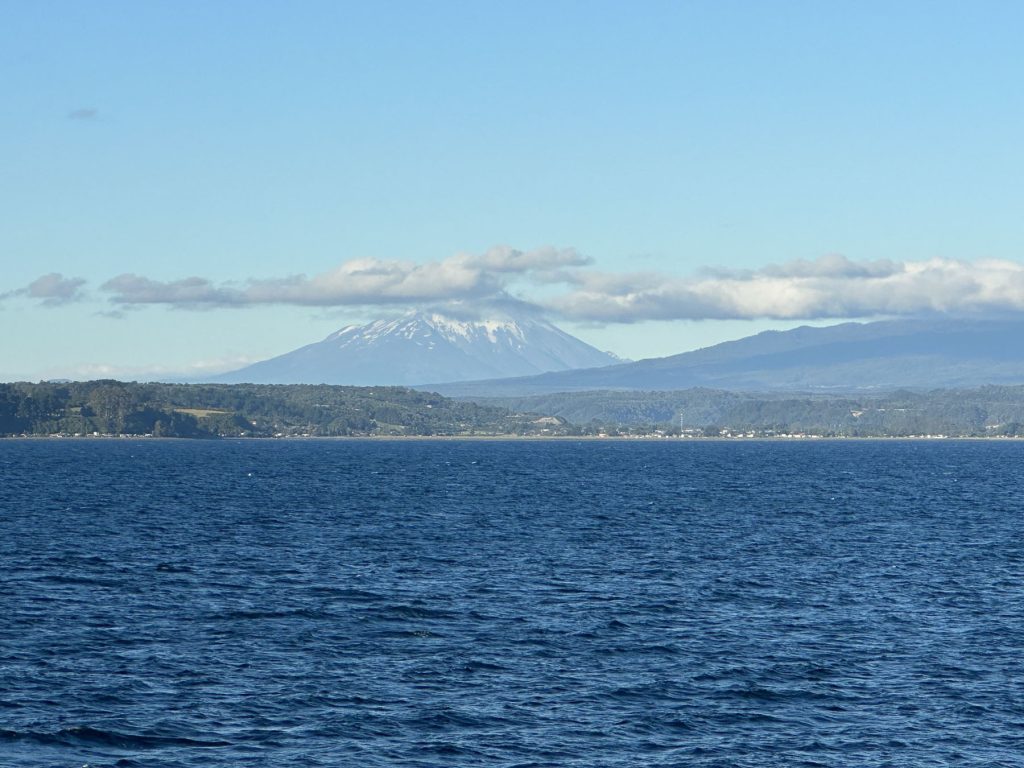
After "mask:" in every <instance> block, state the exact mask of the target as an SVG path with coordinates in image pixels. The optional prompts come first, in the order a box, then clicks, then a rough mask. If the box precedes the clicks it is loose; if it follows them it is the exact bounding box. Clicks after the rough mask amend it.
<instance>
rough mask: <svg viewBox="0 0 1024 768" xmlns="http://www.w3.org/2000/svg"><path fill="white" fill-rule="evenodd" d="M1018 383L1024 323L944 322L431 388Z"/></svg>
mask: <svg viewBox="0 0 1024 768" xmlns="http://www.w3.org/2000/svg"><path fill="white" fill-rule="evenodd" d="M455 378H456V377H451V379H452V381H453V382H454V380H455ZM1013 383H1024V320H1019V319H1007V320H961V319H951V318H942V319H929V320H893V321H883V322H874V323H844V324H841V325H834V326H828V327H824V328H812V327H801V328H796V329H794V330H790V331H766V332H764V333H759V334H757V335H756V336H749V337H747V338H744V339H739V340H737V341H730V342H726V343H724V344H717V345H715V346H712V347H706V348H704V349H698V350H696V351H693V352H685V353H683V354H679V355H672V356H670V357H661V358H652V359H648V360H640V361H637V362H631V363H624V364H620V365H614V366H606V367H602V368H591V369H587V370H572V371H562V372H552V373H545V374H541V375H536V376H530V377H520V378H513V379H502V380H497V381H495V380H490V381H477V382H466V381H462V382H456V383H447V384H443V385H434V386H432V387H430V388H431V389H432V390H434V391H437V392H440V393H442V394H445V395H450V396H460V397H468V398H472V397H520V396H525V395H539V394H547V393H554V392H574V391H584V390H600V389H604V390H676V389H687V388H690V387H711V388H715V389H723V390H733V391H761V392H770V391H826V392H857V391H864V390H874V391H884V390H892V389H896V388H899V387H910V388H939V387H971V386H980V385H984V384H1013Z"/></svg>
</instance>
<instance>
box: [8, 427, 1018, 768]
mask: <svg viewBox="0 0 1024 768" xmlns="http://www.w3.org/2000/svg"><path fill="white" fill-rule="evenodd" d="M1022 494H1024V443H1019V442H981V441H975V442H953V441H950V442H899V441H876V442H874V441H865V442H798V443H784V442H710V441H709V442H678V441H674V442H668V441H666V442H658V443H653V442H650V443H648V442H644V443H640V442H596V441H594V442H580V443H577V442H561V441H558V442H556V441H552V442H525V441H523V442H513V441H510V442H501V441H496V442H459V441H450V442H445V441H437V442H397V441H396V442H375V441H308V442H302V441H274V442H271V441H267V442H260V441H248V442H246V441H237V442H236V441H222V442H185V441H181V442H178V441H128V440H111V441H100V440H78V441H57V440H37V441H11V440H8V441H0V579H2V581H0V765H3V766H11V767H19V768H20V767H25V768H28V767H29V766H31V768H40V767H45V766H54V767H58V766H59V768H80V767H81V766H82V765H84V764H88V765H89V766H90V767H91V768H100V767H101V766H104V767H105V766H140V767H142V766H145V767H146V768H150V767H153V768H166V767H167V766H275V768H276V767H278V766H417V767H423V768H425V767H426V766H509V767H511V766H520V767H521V768H525V767H526V766H587V767H588V768H589V767H591V766H623V767H625V766H630V767H632V766H723V767H726V766H728V767H730V768H731V767H733V766H883V765H886V766H906V765H910V766H931V765H934V766H949V765H962V766H968V765H969V766H1020V765H1022V764H1024V496H1022Z"/></svg>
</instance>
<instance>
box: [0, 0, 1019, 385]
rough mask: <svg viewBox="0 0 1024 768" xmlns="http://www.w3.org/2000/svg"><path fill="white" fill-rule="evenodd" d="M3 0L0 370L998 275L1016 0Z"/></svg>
mask: <svg viewBox="0 0 1024 768" xmlns="http://www.w3.org/2000/svg"><path fill="white" fill-rule="evenodd" d="M3 17H4V21H3V23H2V24H0V81H2V83H3V90H2V93H3V99H2V102H0V177H2V179H3V182H2V183H0V259H2V264H3V271H2V278H0V295H2V298H0V323H2V330H3V333H2V336H0V380H11V379H16V378H28V379H37V378H40V377H54V376H74V377H82V376H91V375H120V376H127V377H136V376H137V377H142V378H145V377H148V376H160V375H161V373H162V372H163V373H166V374H168V375H169V374H170V373H172V372H177V371H189V370H192V371H199V370H206V369H207V368H209V369H211V370H213V369H216V368H218V367H220V368H225V367H232V364H233V363H236V362H241V361H247V360H254V359H261V358H264V357H267V356H270V355H273V354H278V353H281V352H284V351H287V350H289V349H292V348H294V347H296V346H300V345H302V344H305V343H309V342H312V341H316V340H319V339H320V338H322V337H324V336H326V335H327V334H328V333H330V332H331V331H333V330H335V329H336V328H338V327H340V326H341V325H344V324H346V323H348V322H354V321H361V320H366V319H370V318H373V317H377V316H380V315H382V314H389V313H394V312H398V311H404V310H405V309H407V308H410V307H414V306H422V305H424V304H431V305H439V304H443V303H444V302H447V301H452V300H458V301H460V302H463V303H468V304H473V303H481V302H482V303H483V304H486V303H487V302H488V301H492V300H493V299H495V298H496V297H499V296H504V295H512V296H514V297H516V298H518V299H520V300H523V301H527V302H530V303H533V304H536V305H538V306H539V307H541V308H542V310H543V311H545V312H546V313H548V314H549V315H550V316H551V317H552V318H553V319H555V320H556V322H558V323H559V324H560V325H562V326H563V327H565V328H566V329H567V330H570V331H571V332H574V333H576V334H577V335H579V336H581V337H582V338H584V339H585V340H587V341H589V342H591V343H593V344H595V345H596V346H599V347H601V348H604V349H611V350H612V351H615V352H617V353H618V354H621V355H626V356H630V357H643V356H651V355H663V354H671V353H675V352H679V351H683V350H686V349H692V348H695V347H698V346H703V345H706V344H708V343H712V342H715V341H718V340H723V339H726V338H734V337H738V336H741V335H746V334H748V333H753V332H756V331H759V330H763V329H765V328H783V327H792V326H794V325H797V324H801V323H806V322H814V323H823V322H834V321H836V320H839V319H843V318H848V317H849V318H864V319H870V318H873V317H883V316H894V315H901V314H915V313H920V312H934V311H939V312H972V313H977V312H986V311H1018V310H1021V309H1022V308H1024V272H1022V270H1021V269H1019V267H1020V265H1021V262H1022V255H1024V250H1022V245H1024V219H1022V217H1021V215H1020V211H1021V210H1024V150H1022V149H1021V141H1020V137H1021V136H1022V135H1024V95H1022V92H1021V89H1020V82H1021V81H1022V79H1024V54H1022V53H1021V46H1020V41H1019V31H1020V29H1021V28H1022V26H1024V5H1021V4H1019V3H1011V2H1005V3H998V2H987V3H986V2H981V3H971V4H968V3H942V2H929V3H914V2H904V3H881V2H877V3H874V2H867V3H820V2H806V3H803V2H776V3H754V2H704V3H684V2H672V3H655V2H646V3H599V2H582V1H581V2H551V1H549V2H542V3H528V2H519V3H504V4H498V3H483V2H460V3H445V2H434V3H414V2H403V3H398V2H390V3H389V2H374V3H363V4H347V3H342V2H322V3H321V2H295V3H271V2H263V3H260V2H244V3H242V2H213V3H198V2H173V3H171V2H167V3H161V2H147V3H135V2H99V1H91V2H88V3H86V2H74V3H61V2H40V3H14V2H8V3H6V4H5V7H4V13H3ZM516 254H519V255H518V256H517V255H516ZM126 275H130V276H133V277H132V278H131V279H128V278H125V277H124V276H126ZM367 275H370V277H372V278H373V279H369V278H368V277H367ZM302 276H304V277H302ZM182 281H186V282H182ZM375 291H379V298H380V300H377V301H375V298H374V297H375V293H374V292H375Z"/></svg>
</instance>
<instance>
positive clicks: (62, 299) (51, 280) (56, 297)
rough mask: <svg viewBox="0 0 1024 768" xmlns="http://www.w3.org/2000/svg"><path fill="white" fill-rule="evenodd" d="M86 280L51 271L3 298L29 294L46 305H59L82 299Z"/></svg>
mask: <svg viewBox="0 0 1024 768" xmlns="http://www.w3.org/2000/svg"><path fill="white" fill-rule="evenodd" d="M85 282H86V281H85V279H84V278H81V277H64V275H62V274H61V273H60V272H51V273H50V274H48V275H43V276H42V277H38V278H36V279H35V280H33V281H32V282H31V283H29V284H28V285H27V286H26V287H24V288H21V289H19V290H17V291H11V292H9V293H6V294H4V296H3V297H2V298H6V297H8V296H28V297H29V298H30V299H39V301H40V303H41V304H42V305H43V306H44V307H59V306H62V305H64V304H70V303H72V302H75V301H80V300H81V299H82V298H83V294H82V286H83V285H85Z"/></svg>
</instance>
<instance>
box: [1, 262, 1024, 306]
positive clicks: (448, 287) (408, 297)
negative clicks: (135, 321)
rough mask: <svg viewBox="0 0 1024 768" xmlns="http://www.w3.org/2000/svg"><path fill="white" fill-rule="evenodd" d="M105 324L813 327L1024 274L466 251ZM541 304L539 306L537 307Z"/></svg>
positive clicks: (48, 292) (978, 299) (1006, 299)
mask: <svg viewBox="0 0 1024 768" xmlns="http://www.w3.org/2000/svg"><path fill="white" fill-rule="evenodd" d="M83 283H84V280H82V279H80V278H64V277H63V276H61V275H59V274H56V273H54V274H51V275H44V276H43V277H41V278H39V279H38V280H36V281H35V282H34V283H32V285H31V286H29V287H28V288H25V289H22V290H21V291H16V292H15V293H17V294H24V295H28V296H31V297H33V298H37V299H41V300H42V301H43V302H44V303H45V304H47V305H49V306H54V305H57V304H62V303H66V302H68V301H73V300H76V299H77V298H79V296H80V288H81V286H82V284H83ZM101 291H103V292H104V293H105V294H107V297H108V299H109V302H110V305H111V310H112V311H111V312H110V313H108V316H116V314H117V313H121V312H124V311H126V310H131V309H141V308H143V307H145V306H149V305H162V306H167V307H171V308H175V309H188V310H202V309H219V308H232V307H234V308H242V307H252V306H269V305H289V306H301V307H320V308H335V309H342V308H358V309H360V310H366V309H375V310H380V311H389V310H390V309H391V308H394V307H402V308H418V309H424V308H443V309H445V310H446V311H451V312H461V313H463V314H466V315H471V314H474V313H476V314H480V313H488V312H501V311H504V310H506V309H509V308H510V307H513V306H515V307H516V308H517V311H524V310H531V309H532V310H535V311H536V310H538V309H539V310H541V311H543V312H544V313H546V314H548V315H552V316H558V317H561V318H563V319H567V320H577V321H582V322H597V323H634V322H641V321H645V320H713V319H775V320H814V319H841V318H842V319H845V318H857V317H860V318H871V317H882V316H909V315H920V314H928V313H960V314H969V313H972V314H980V313H998V312H1022V311H1024V264H1020V263H1017V262H1014V261H1008V260H986V261H976V262H968V261H961V260H955V259H930V260H922V261H894V260H875V261H865V260H862V261H857V260H853V259H850V258H848V257H846V256H843V255H840V254H829V255H825V256H822V257H820V258H818V259H809V260H808V259H797V260H793V261H788V262H785V263H781V264H769V265H767V266H764V267H761V268H759V269H749V270H729V269H704V270H702V271H700V272H698V273H696V274H694V275H692V276H689V277H680V276H678V275H671V274H666V273H664V272H658V271H637V272H621V273H615V272H606V271H601V270H598V269H595V268H594V267H593V264H592V262H591V260H590V259H588V258H587V257H585V256H583V255H581V254H580V253H579V252H577V251H575V250H574V249H571V248H553V247H545V248H538V249H535V250H528V251H523V250H517V249H514V248H509V247H505V246H501V247H496V248H492V249H490V250H488V251H486V252H484V253H481V254H468V253H460V254H455V255H453V256H450V257H448V258H446V259H441V260H438V261H430V262H419V263H417V262H411V261H396V260H383V259H372V258H368V259H353V260H350V261H346V262H343V263H341V264H339V265H338V266H337V267H335V268H334V269H331V270H328V271H326V272H322V273H320V274H316V275H313V276H308V275H304V274H297V275H290V276H284V277H277V278H269V279H266V278H265V279H254V278H250V279H248V280H243V281H227V282H215V281H213V280H210V279H209V278H205V277H199V276H192V277H186V278H183V279H179V280H155V279H152V278H149V277H146V276H143V275H139V274H131V273H126V274H122V275H118V276H117V277H114V278H112V279H110V280H108V281H107V282H105V283H104V284H103V285H102V286H101ZM538 297H542V298H538Z"/></svg>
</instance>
